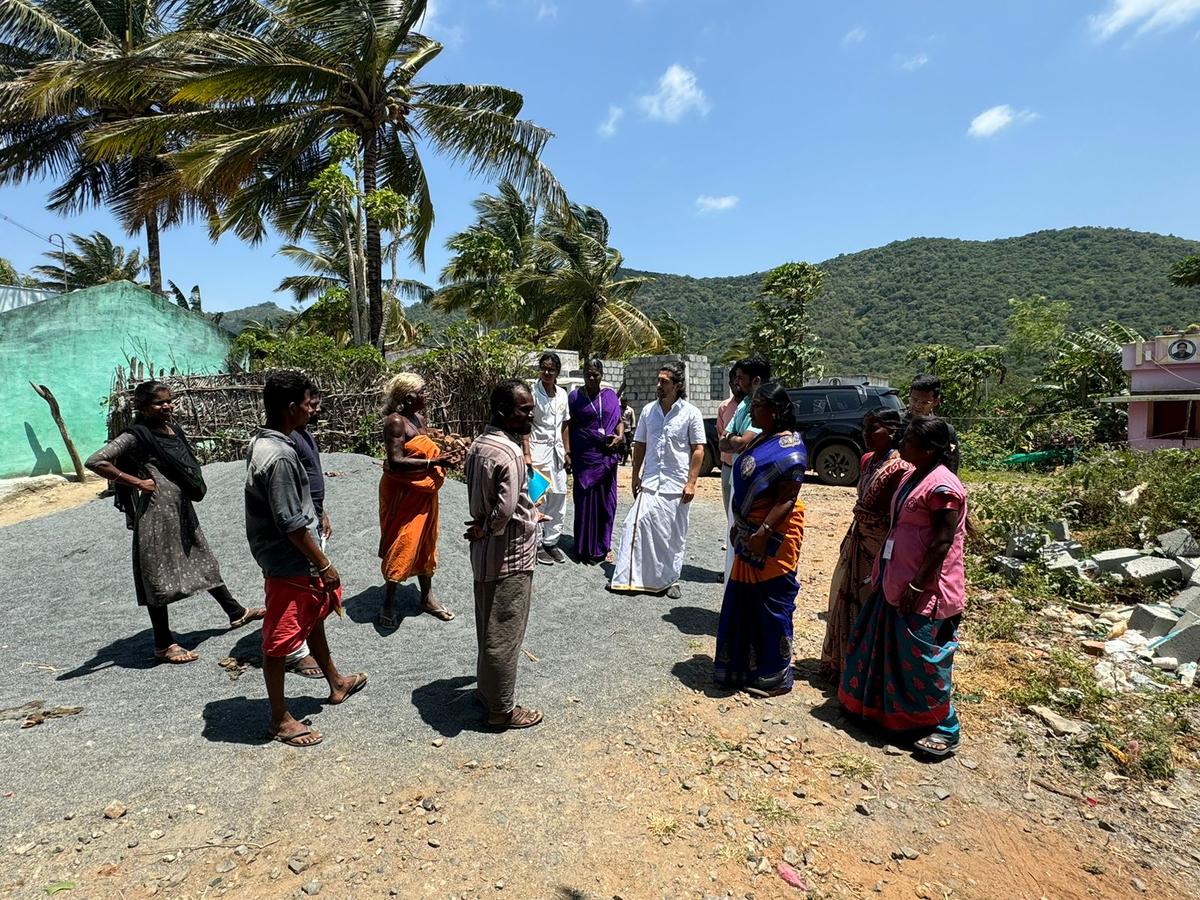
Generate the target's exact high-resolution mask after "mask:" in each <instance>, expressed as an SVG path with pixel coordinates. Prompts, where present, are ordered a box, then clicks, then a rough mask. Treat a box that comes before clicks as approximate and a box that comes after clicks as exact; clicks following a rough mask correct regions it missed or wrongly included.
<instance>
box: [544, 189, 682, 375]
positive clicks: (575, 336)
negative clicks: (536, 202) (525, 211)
mask: <svg viewBox="0 0 1200 900" xmlns="http://www.w3.org/2000/svg"><path fill="white" fill-rule="evenodd" d="M608 239H609V229H608V219H606V218H605V217H604V215H603V213H601V212H600V211H599V210H598V209H594V208H593V207H590V206H578V205H575V204H572V205H571V207H570V209H569V210H567V211H566V212H561V211H557V210H551V211H550V212H548V213H547V214H546V216H545V217H544V218H543V219H542V222H541V225H540V227H539V229H538V235H537V238H536V239H535V240H534V242H533V247H532V250H531V252H530V257H531V262H532V266H531V267H530V268H528V269H526V270H524V274H523V275H522V276H521V277H522V280H523V281H525V282H527V284H526V285H525V286H526V287H536V290H537V292H538V302H539V304H541V306H542V309H543V310H545V311H547V312H548V316H547V318H546V321H545V327H544V329H543V335H544V336H545V337H546V338H547V339H548V340H550V341H552V342H553V343H554V344H555V346H558V347H563V348H566V349H571V350H578V351H579V355H580V357H581V358H583V359H587V358H589V357H590V356H592V355H594V354H599V355H602V356H606V357H622V356H627V355H628V354H630V353H632V352H634V351H642V352H650V353H653V352H656V351H658V350H660V349H661V348H662V338H661V336H660V335H659V333H658V329H657V328H656V327H655V326H654V323H653V322H652V321H651V320H650V319H649V318H648V317H647V316H646V315H645V313H643V312H642V311H641V310H640V309H638V308H637V307H636V306H634V305H633V298H634V296H635V295H636V294H637V292H638V290H639V289H640V288H641V287H642V285H644V284H646V283H648V282H649V281H651V280H652V279H649V278H642V277H638V278H621V277H620V275H619V273H620V269H621V264H622V262H623V257H622V256H621V253H620V251H619V250H616V249H615V248H613V247H610V246H609V245H608Z"/></svg>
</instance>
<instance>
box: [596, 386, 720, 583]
mask: <svg viewBox="0 0 1200 900" xmlns="http://www.w3.org/2000/svg"><path fill="white" fill-rule="evenodd" d="M656 393H657V395H658V399H657V400H656V401H654V402H653V403H648V404H647V405H646V408H645V409H643V410H642V415H641V418H640V419H638V423H637V431H636V433H635V434H634V437H633V494H634V502H633V506H632V508H630V510H629V514H628V515H626V517H625V528H624V532H623V534H622V535H621V544H620V547H619V548H618V549H617V560H616V565H615V567H614V568H613V576H612V581H611V582H610V583H609V590H613V591H631V592H645V593H663V592H665V593H666V595H667V596H668V597H669V598H671V599H672V600H677V599H678V598H679V597H680V590H679V576H680V573H681V572H682V571H683V558H684V551H685V548H686V544H687V532H688V515H689V513H690V511H691V508H692V507H691V503H692V498H694V497H695V496H696V481H697V479H698V478H699V477H700V465H701V463H702V462H703V460H704V443H705V436H704V419H703V417H702V416H701V415H700V410H698V409H696V407H694V406H692V404H690V403H688V402H687V400H685V399H684V396H685V395H686V388H685V385H684V369H683V365H682V364H680V363H671V364H669V365H666V366H663V368H662V369H660V370H659V373H658V386H657V388H656Z"/></svg>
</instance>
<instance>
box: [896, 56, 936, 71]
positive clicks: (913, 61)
mask: <svg viewBox="0 0 1200 900" xmlns="http://www.w3.org/2000/svg"><path fill="white" fill-rule="evenodd" d="M928 64H929V57H928V56H927V55H926V54H924V53H918V54H917V55H916V56H910V57H909V58H908V59H906V60H904V61H903V62H901V63H900V68H902V69H903V70H904V71H905V72H915V71H917V69H920V68H922V67H924V66H926V65H928Z"/></svg>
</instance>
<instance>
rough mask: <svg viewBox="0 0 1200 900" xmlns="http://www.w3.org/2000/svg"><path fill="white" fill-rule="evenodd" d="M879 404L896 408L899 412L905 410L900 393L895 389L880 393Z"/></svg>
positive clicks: (885, 407) (886, 407) (887, 407)
mask: <svg viewBox="0 0 1200 900" xmlns="http://www.w3.org/2000/svg"><path fill="white" fill-rule="evenodd" d="M879 405H880V406H882V407H883V408H884V409H894V410H896V411H897V412H903V410H904V404H903V403H901V402H900V395H899V394H897V393H896V392H895V391H889V392H888V393H886V394H880V395H879Z"/></svg>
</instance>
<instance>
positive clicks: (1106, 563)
mask: <svg viewBox="0 0 1200 900" xmlns="http://www.w3.org/2000/svg"><path fill="white" fill-rule="evenodd" d="M1141 556H1142V552H1141V551H1140V550H1130V549H1128V548H1125V549H1122V550H1103V551H1101V552H1100V553H1097V554H1096V555H1095V556H1093V557H1092V559H1093V560H1095V561H1096V565H1097V566H1099V567H1100V571H1101V572H1105V573H1107V574H1112V573H1114V572H1120V571H1121V566H1123V565H1124V564H1125V563H1127V562H1130V561H1131V560H1135V559H1140V558H1141Z"/></svg>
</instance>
